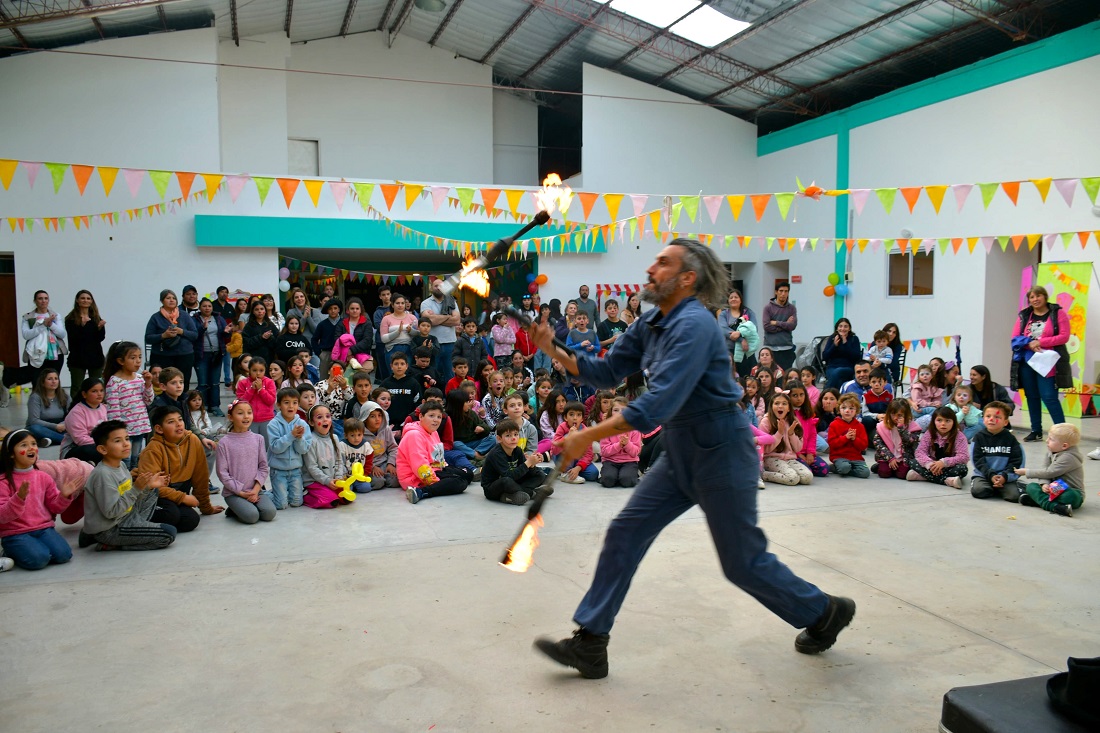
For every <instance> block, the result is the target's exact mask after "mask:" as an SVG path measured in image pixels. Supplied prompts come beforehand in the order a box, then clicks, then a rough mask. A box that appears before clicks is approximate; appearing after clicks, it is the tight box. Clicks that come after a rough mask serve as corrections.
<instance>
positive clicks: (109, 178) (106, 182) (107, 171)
mask: <svg viewBox="0 0 1100 733" xmlns="http://www.w3.org/2000/svg"><path fill="white" fill-rule="evenodd" d="M97 170H98V171H99V180H100V181H101V182H102V183H103V195H104V196H110V195H111V189H112V188H114V187H115V178H116V177H117V176H118V168H104V167H103V166H99V168H98V169H97Z"/></svg>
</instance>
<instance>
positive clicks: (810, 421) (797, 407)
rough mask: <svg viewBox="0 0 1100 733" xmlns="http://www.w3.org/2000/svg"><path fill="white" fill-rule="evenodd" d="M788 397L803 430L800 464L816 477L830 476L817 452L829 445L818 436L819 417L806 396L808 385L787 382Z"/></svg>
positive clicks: (826, 466)
mask: <svg viewBox="0 0 1100 733" xmlns="http://www.w3.org/2000/svg"><path fill="white" fill-rule="evenodd" d="M787 397H788V398H789V399H790V401H791V414H792V415H794V419H795V420H797V421H798V424H799V426H800V427H801V428H802V449H801V450H800V451H798V462H799V463H801V464H802V465H803V466H805V467H806V468H808V469H810V473H812V474H813V475H814V476H828V475H829V464H828V463H826V462H825V459H823V458H821V457H820V456H818V455H817V452H818V450H827V449H828V447H829V443H828V441H826V440H825V439H824V438H822V437H819V436H818V434H817V415H816V414H814V408H813V405H811V404H810V400H809V397H808V395H807V394H806V385H804V384H802V383H801V382H793V381H792V382H787Z"/></svg>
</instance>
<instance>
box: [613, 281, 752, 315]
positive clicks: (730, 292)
mask: <svg viewBox="0 0 1100 733" xmlns="http://www.w3.org/2000/svg"><path fill="white" fill-rule="evenodd" d="M734 293H737V297H738V298H739V299H740V300H741V312H740V313H738V314H737V315H738V317H740V316H743V315H745V313H747V312H748V310H749V307H748V306H747V305H745V296H744V295H742V294H741V291H740V290H738V289H737V288H730V291H729V295H727V296H726V308H727V309H728V308H729V297H730V295H733V294H734ZM627 302H630V301H627ZM634 315H638V314H637V313H635V314H634Z"/></svg>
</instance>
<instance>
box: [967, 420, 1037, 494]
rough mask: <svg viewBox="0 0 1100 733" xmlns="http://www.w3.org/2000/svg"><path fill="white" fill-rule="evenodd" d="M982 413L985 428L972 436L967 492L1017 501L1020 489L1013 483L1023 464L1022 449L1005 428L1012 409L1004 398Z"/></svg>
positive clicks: (1014, 437) (1020, 492) (1010, 432)
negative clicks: (970, 472)
mask: <svg viewBox="0 0 1100 733" xmlns="http://www.w3.org/2000/svg"><path fill="white" fill-rule="evenodd" d="M974 410H975V411H977V408H974ZM982 413H983V414H982V420H983V422H984V423H985V428H984V429H983V430H981V431H979V432H978V434H977V435H975V436H974V441H973V448H972V449H971V451H970V453H971V457H972V458H973V460H974V478H972V479H970V495H971V496H973V497H974V498H975V499H989V498H992V497H994V496H1000V497H1001V498H1002V499H1004V500H1005V501H1012V502H1018V501H1020V498H1021V494H1022V489H1021V488H1020V487H1019V485H1018V484H1017V483H1016V479H1017V478H1019V474H1018V473H1017V470H1018V469H1019V468H1020V467H1021V466H1023V465H1024V449H1023V448H1022V447H1020V442H1019V441H1018V440H1016V436H1014V435H1013V434H1012V431H1011V430H1009V429H1008V416H1009V415H1010V414H1011V410H1010V409H1009V407H1008V405H1006V404H1004V403H1003V402H997V401H996V400H994V401H993V402H990V403H989V404H988V405H986V406H985V409H984V410H983V411H982Z"/></svg>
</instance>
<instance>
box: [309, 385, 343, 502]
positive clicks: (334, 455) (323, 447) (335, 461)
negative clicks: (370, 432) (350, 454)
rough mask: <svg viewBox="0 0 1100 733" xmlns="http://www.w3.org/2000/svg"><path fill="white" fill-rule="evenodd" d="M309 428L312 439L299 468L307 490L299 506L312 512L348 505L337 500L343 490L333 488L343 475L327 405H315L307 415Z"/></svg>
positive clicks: (339, 499) (341, 500) (341, 499)
mask: <svg viewBox="0 0 1100 733" xmlns="http://www.w3.org/2000/svg"><path fill="white" fill-rule="evenodd" d="M309 424H310V425H312V426H313V435H312V438H311V440H310V444H309V451H308V452H307V453H306V455H305V459H304V460H303V465H302V482H303V483H304V484H305V490H306V495H305V498H304V499H303V500H302V503H303V504H305V505H306V506H308V507H311V508H313V509H331V508H332V507H335V506H339V505H341V504H347V503H348V501H347V499H343V498H341V497H340V491H342V489H341V488H340V487H339V486H337V485H336V479H338V478H343V474H342V472H341V471H340V449H339V448H338V446H337V443H336V435H335V433H334V431H333V429H332V413H331V412H330V411H329V409H328V407H327V406H326V405H314V406H313V409H312V410H310V411H309Z"/></svg>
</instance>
